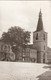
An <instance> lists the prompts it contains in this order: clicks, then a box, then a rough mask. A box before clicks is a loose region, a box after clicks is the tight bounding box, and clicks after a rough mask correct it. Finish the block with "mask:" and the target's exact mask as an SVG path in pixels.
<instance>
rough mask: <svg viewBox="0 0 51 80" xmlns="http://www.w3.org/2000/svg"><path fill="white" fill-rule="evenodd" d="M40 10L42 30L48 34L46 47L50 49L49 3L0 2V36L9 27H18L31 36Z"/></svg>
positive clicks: (50, 12)
mask: <svg viewBox="0 0 51 80" xmlns="http://www.w3.org/2000/svg"><path fill="white" fill-rule="evenodd" d="M40 8H41V12H42V19H43V25H44V30H45V31H46V32H48V46H50V47H51V11H50V10H51V2H50V1H0V36H1V34H2V33H3V32H6V31H7V30H8V29H9V28H10V27H11V26H20V27H22V28H23V29H25V30H29V31H31V34H32V32H33V31H35V30H36V27H37V21H38V16H39V11H40ZM31 36H32V35H31ZM31 42H32V38H31Z"/></svg>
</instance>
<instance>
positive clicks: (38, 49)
mask: <svg viewBox="0 0 51 80" xmlns="http://www.w3.org/2000/svg"><path fill="white" fill-rule="evenodd" d="M47 37H48V35H47V32H45V31H44V26H43V21H42V13H41V10H40V12H39V19H38V24H37V29H36V31H34V32H33V44H31V45H27V46H26V49H25V50H24V51H23V54H22V61H26V62H37V63H49V62H51V49H49V48H48V46H47Z"/></svg>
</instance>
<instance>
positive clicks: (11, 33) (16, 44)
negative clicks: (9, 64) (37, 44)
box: [2, 26, 30, 53]
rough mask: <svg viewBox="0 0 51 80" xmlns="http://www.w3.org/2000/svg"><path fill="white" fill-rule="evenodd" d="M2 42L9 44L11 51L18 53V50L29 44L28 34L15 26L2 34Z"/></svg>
mask: <svg viewBox="0 0 51 80" xmlns="http://www.w3.org/2000/svg"><path fill="white" fill-rule="evenodd" d="M2 40H3V41H4V42H5V43H9V44H10V45H11V46H12V49H13V51H14V52H16V51H17V53H18V52H19V51H20V48H24V45H25V44H27V43H29V42H30V32H29V31H25V30H23V29H22V28H20V27H17V26H15V27H11V28H10V29H8V32H3V34H2Z"/></svg>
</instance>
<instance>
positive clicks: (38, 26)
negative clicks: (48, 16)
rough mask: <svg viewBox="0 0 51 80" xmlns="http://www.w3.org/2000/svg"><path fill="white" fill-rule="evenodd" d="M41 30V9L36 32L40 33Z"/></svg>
mask: <svg viewBox="0 0 51 80" xmlns="http://www.w3.org/2000/svg"><path fill="white" fill-rule="evenodd" d="M41 30H43V22H42V13H41V9H40V12H39V19H38V24H37V29H36V31H41Z"/></svg>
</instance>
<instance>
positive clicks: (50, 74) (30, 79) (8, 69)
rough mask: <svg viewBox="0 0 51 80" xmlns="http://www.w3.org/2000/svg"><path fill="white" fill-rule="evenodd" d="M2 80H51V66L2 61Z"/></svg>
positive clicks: (0, 71)
mask: <svg viewBox="0 0 51 80" xmlns="http://www.w3.org/2000/svg"><path fill="white" fill-rule="evenodd" d="M0 80H51V64H41V63H24V62H2V61H0Z"/></svg>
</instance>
